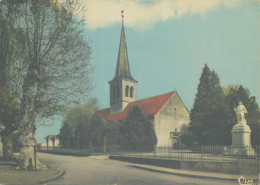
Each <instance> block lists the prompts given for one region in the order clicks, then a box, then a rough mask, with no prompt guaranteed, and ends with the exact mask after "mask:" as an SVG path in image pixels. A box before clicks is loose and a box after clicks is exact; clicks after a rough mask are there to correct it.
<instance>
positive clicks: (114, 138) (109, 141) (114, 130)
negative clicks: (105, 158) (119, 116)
mask: <svg viewBox="0 0 260 185" xmlns="http://www.w3.org/2000/svg"><path fill="white" fill-rule="evenodd" d="M120 128H121V123H120V122H118V121H114V120H109V121H107V124H106V128H105V137H106V138H105V141H106V146H107V147H112V146H120V145H122V142H123V139H122V135H121V133H120Z"/></svg>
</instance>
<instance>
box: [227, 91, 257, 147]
mask: <svg viewBox="0 0 260 185" xmlns="http://www.w3.org/2000/svg"><path fill="white" fill-rule="evenodd" d="M225 101H226V103H227V105H228V114H229V119H228V123H229V124H230V126H231V127H230V128H229V130H230V131H231V129H232V127H233V126H234V125H235V124H236V123H237V117H236V114H235V111H234V108H235V107H237V105H238V102H239V101H242V103H243V105H244V106H245V107H246V109H247V112H248V114H245V119H246V121H247V124H248V125H249V126H250V128H251V131H252V133H251V141H252V145H259V144H260V110H259V107H258V104H257V103H256V98H255V97H254V96H250V92H249V90H248V89H245V88H244V87H243V86H239V88H236V89H235V88H230V89H229V92H228V93H227V95H226V97H225Z"/></svg>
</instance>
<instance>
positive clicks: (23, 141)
mask: <svg viewBox="0 0 260 185" xmlns="http://www.w3.org/2000/svg"><path fill="white" fill-rule="evenodd" d="M18 133H19V136H20V137H19V143H20V145H21V148H20V161H19V167H20V169H28V170H33V169H34V167H35V162H34V161H35V157H36V156H35V154H34V146H35V144H36V135H35V128H34V119H31V118H30V117H29V116H28V114H25V116H24V117H23V119H22V120H21V122H20V125H19V128H18Z"/></svg>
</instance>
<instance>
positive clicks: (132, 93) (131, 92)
mask: <svg viewBox="0 0 260 185" xmlns="http://www.w3.org/2000/svg"><path fill="white" fill-rule="evenodd" d="M133 96H134V88H133V87H131V88H130V98H133Z"/></svg>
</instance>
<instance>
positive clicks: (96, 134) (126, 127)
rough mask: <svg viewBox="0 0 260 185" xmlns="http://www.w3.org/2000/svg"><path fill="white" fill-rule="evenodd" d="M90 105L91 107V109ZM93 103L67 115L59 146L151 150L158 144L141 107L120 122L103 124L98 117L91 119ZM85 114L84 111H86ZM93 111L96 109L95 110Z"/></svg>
mask: <svg viewBox="0 0 260 185" xmlns="http://www.w3.org/2000/svg"><path fill="white" fill-rule="evenodd" d="M91 105H92V106H91ZM93 105H94V107H95V106H96V102H89V103H86V104H84V105H83V106H81V107H78V108H75V109H73V110H72V111H70V112H69V113H68V114H67V116H66V118H65V120H64V121H63V126H62V128H61V130H60V139H61V144H62V146H70V147H77V146H79V147H92V146H93V147H114V146H154V145H156V143H157V139H156V135H155V131H154V129H153V125H152V124H151V123H150V122H149V120H148V118H147V116H146V114H145V113H144V112H143V110H142V108H141V107H140V106H135V107H133V108H132V109H131V111H130V112H129V115H128V117H127V119H126V120H125V121H123V122H118V121H114V120H108V121H107V120H105V119H104V118H103V117H102V116H101V115H98V116H96V117H94V119H91V117H92V115H93V113H94V110H92V109H91V107H93ZM86 110H87V111H86ZM95 110H96V108H95Z"/></svg>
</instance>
